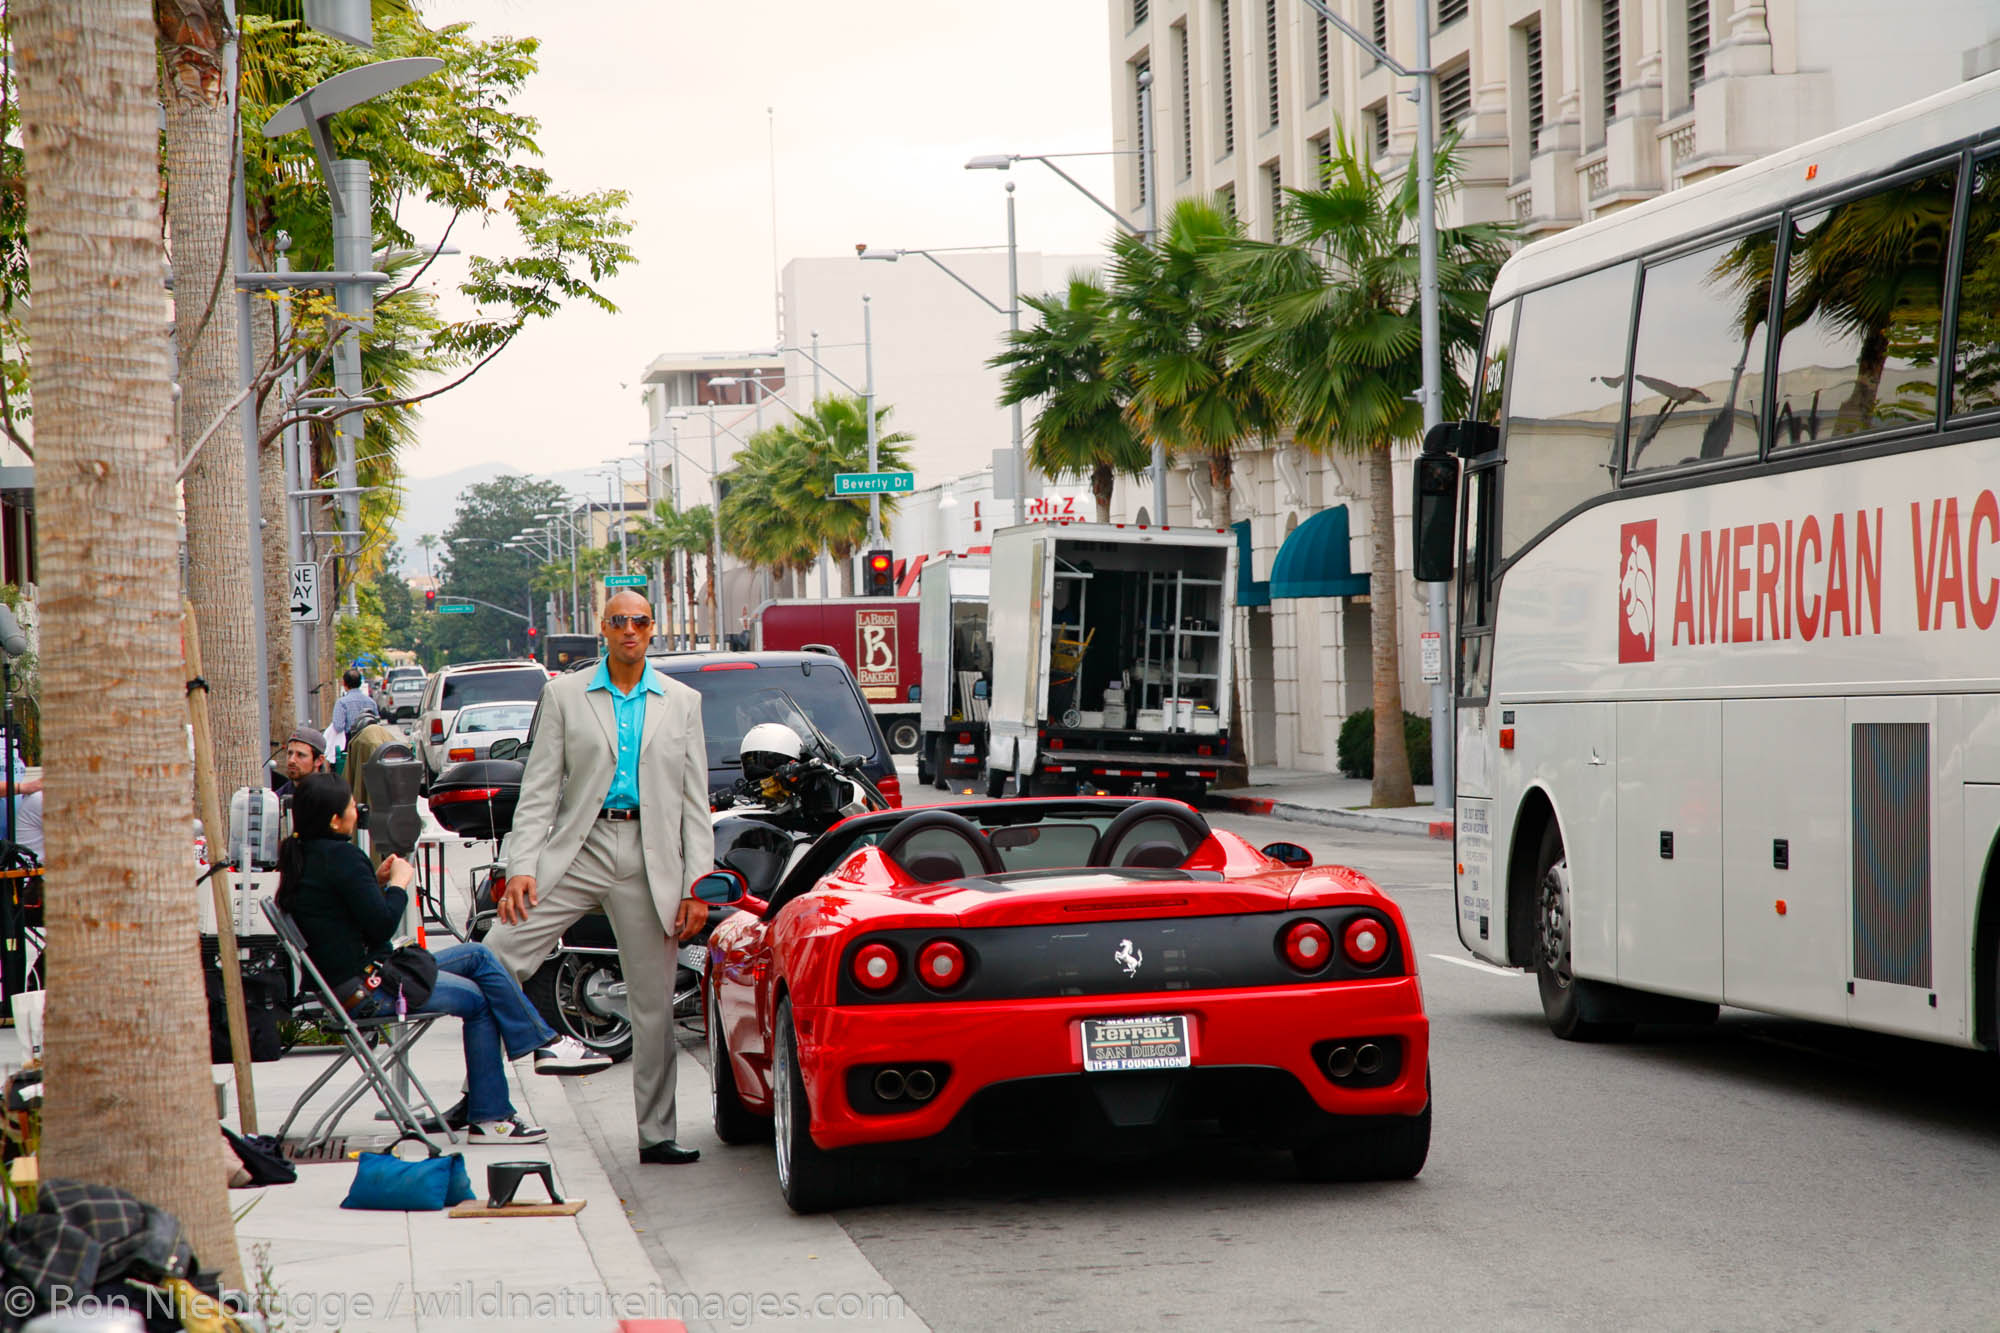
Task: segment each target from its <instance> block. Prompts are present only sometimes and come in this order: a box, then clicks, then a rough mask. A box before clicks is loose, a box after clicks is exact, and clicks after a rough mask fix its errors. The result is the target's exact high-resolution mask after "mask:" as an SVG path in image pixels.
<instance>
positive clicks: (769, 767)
mask: <svg viewBox="0 0 2000 1333" xmlns="http://www.w3.org/2000/svg"><path fill="white" fill-rule="evenodd" d="M739 753H740V754H741V756H742V759H743V776H744V777H746V778H748V779H750V780H751V781H752V782H762V781H764V780H765V779H767V778H769V777H770V776H771V775H772V774H774V773H776V772H777V771H778V770H779V769H781V768H783V767H784V766H785V765H786V764H789V763H792V762H794V761H795V760H797V759H798V758H799V756H800V755H802V754H804V753H805V745H804V744H803V743H802V742H801V741H800V740H799V735H798V733H797V732H795V731H793V730H792V729H791V728H790V727H788V726H786V725H785V724H784V723H782V722H759V723H758V724H757V725H756V726H754V727H752V728H750V730H749V731H747V732H745V733H744V734H743V744H742V746H741V747H739Z"/></svg>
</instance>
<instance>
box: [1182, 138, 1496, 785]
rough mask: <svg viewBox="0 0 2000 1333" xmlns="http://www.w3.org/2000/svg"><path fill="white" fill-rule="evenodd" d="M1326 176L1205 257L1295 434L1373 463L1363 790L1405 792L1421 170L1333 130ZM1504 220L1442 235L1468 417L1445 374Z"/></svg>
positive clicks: (1256, 367) (1254, 365)
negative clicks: (1403, 581)
mask: <svg viewBox="0 0 2000 1333" xmlns="http://www.w3.org/2000/svg"><path fill="white" fill-rule="evenodd" d="M1336 138H1337V146H1336V151H1335V152H1334V154H1333V158H1332V161H1331V162H1330V163H1329V165H1328V168H1327V175H1326V184H1325V186H1324V187H1323V188H1321V189H1318V190H1288V191H1286V193H1287V194H1288V195H1290V196H1291V200H1290V203H1289V204H1288V205H1287V207H1286V209H1285V213H1284V217H1283V219H1282V230H1281V233H1280V239H1279V240H1277V241H1275V242H1270V243H1256V242H1250V241H1242V242H1238V243H1237V244H1236V245H1235V246H1234V247H1233V248H1232V251H1231V253H1230V254H1228V255H1227V256H1226V257H1223V258H1220V259H1218V260H1217V261H1215V263H1214V264H1213V266H1212V267H1213V269H1214V271H1215V272H1216V273H1217V274H1218V275H1220V276H1222V277H1223V278H1225V279H1227V280H1229V281H1232V282H1234V283H1237V284H1238V285H1239V286H1240V287H1241V289H1242V291H1243V292H1244V295H1245V299H1246V300H1247V301H1248V303H1249V306H1250V308H1251V309H1252V310H1253V311H1254V314H1255V318H1254V319H1252V320H1251V321H1249V322H1248V324H1247V326H1246V328H1245V329H1244V330H1243V331H1242V332H1240V333H1239V334H1238V335H1237V336H1236V337H1235V339H1234V340H1233V342H1232V349H1233V350H1234V352H1235V353H1236V354H1237V355H1238V356H1240V357H1241V358H1243V361H1244V363H1245V364H1246V365H1247V366H1248V367H1249V373H1250V374H1251V375H1252V376H1253V377H1254V378H1255V379H1256V381H1257V383H1258V384H1259V386H1260V387H1261V388H1262V389H1263V390H1264V391H1265V392H1267V393H1269V394H1270V395H1271V396H1272V397H1273V398H1274V399H1275V400H1276V401H1277V402H1278V403H1279V404H1280V406H1281V407H1282V410H1283V412H1284V414H1285V418H1286V420H1287V422H1288V423H1289V424H1290V426H1291V429H1292V434H1293V437H1294V438H1295V439H1296V440H1297V441H1298V442H1299V443H1300V444H1301V445H1303V446H1305V447H1306V448H1309V449H1315V450H1328V449H1339V450H1341V451H1343V452H1346V453H1353V454H1360V455H1361V456H1363V457H1364V458H1365V459H1366V460H1367V462H1368V486H1369V505H1370V520H1369V523H1370V528H1371V530H1372V531H1371V534H1370V539H1371V543H1372V545H1371V549H1370V555H1369V559H1370V563H1369V568H1370V569H1371V570H1372V571H1373V573H1372V575H1371V577H1372V580H1373V583H1372V586H1373V588H1374V590H1375V591H1374V595H1373V596H1372V597H1371V598H1370V599H1369V638H1370V646H1371V649H1372V656H1373V659H1374V660H1373V666H1374V677H1375V680H1374V695H1375V719H1376V722H1375V778H1374V791H1373V795H1372V803H1373V804H1375V805H1378V806H1396V805H1410V804H1412V803H1413V802H1414V800H1415V794H1414V793H1413V791H1412V790H1411V784H1410V759H1409V751H1408V748H1407V746H1406V745H1405V744H1404V740H1403V728H1402V727H1401V726H1399V725H1397V724H1396V723H1397V720H1399V719H1401V717H1402V715H1403V689H1402V678H1401V672H1400V670H1399V661H1400V657H1399V652H1400V647H1401V644H1400V640H1399V638H1398V629H1397V609H1398V595H1397V587H1396V579H1395V569H1396V527H1395V491H1394V483H1393V477H1392V475H1391V467H1390V451H1391V449H1392V448H1393V447H1394V445H1395V444H1396V443H1397V442H1398V441H1410V440H1415V439H1417V438H1418V437H1419V436H1420V435H1421V434H1422V431H1423V409H1422V406H1421V405H1420V403H1419V402H1418V394H1419V391H1420V390H1421V388H1422V386H1423V380H1424V367H1423V342H1422V328H1421V312H1420V309H1419V301H1418V298H1419V292H1418V284H1417V273H1418V256H1417V242H1416V234H1417V220H1418V216H1419V214H1418V208H1417V202H1418V195H1417V179H1416V178H1417V173H1416V172H1414V171H1409V172H1405V173H1404V175H1403V179H1402V181H1401V183H1400V184H1399V185H1397V186H1396V187H1395V188H1393V189H1392V188H1390V186H1389V185H1388V184H1387V183H1386V182H1384V181H1383V179H1382V177H1381V175H1380V174H1379V173H1378V172H1376V170H1375V168H1374V167H1373V166H1372V165H1371V164H1370V163H1369V161H1368V158H1367V155H1366V154H1365V153H1360V152H1357V151H1356V150H1355V146H1354V144H1353V143H1352V142H1351V141H1350V140H1349V139H1348V138H1347V136H1346V134H1345V133H1344V132H1341V133H1338V134H1337V136H1336ZM1455 149H1456V140H1455V139H1448V140H1447V141H1446V143H1445V144H1444V145H1443V146H1442V147H1441V148H1440V149H1439V150H1438V153H1437V179H1438V182H1439V185H1440V187H1441V188H1442V189H1444V190H1446V191H1449V189H1450V188H1451V186H1452V183H1453V181H1454V180H1455V171H1454V168H1455V166H1456V153H1455ZM1510 235H1511V232H1510V231H1509V229H1508V228H1506V227H1503V226H1498V225H1493V224H1484V223H1481V224H1473V225H1468V226H1463V227H1454V228H1448V229H1446V230H1444V231H1441V232H1440V233H1439V235H1438V260H1437V279H1438V313H1439V330H1440V334H1441V351H1442V360H1443V364H1444V366H1445V368H1446V375H1445V384H1444V391H1445V392H1444V412H1445V416H1446V417H1447V418H1450V417H1454V416H1459V415H1463V413H1464V411H1465V404H1466V386H1465V383H1464V381H1463V380H1461V379H1460V378H1459V377H1458V376H1456V375H1453V374H1451V373H1450V368H1451V367H1452V366H1454V365H1460V364H1464V363H1465V362H1466V361H1468V360H1469V359H1470V356H1471V355H1472V354H1473V352H1474V351H1475V350H1476V349H1477V347H1478V345H1479V326H1480V321H1481V319H1482V318H1483V316H1484V314H1485V309H1486V294H1487V292H1488V291H1489V290H1490V289H1491V288H1492V285H1493V277H1494V275H1495V274H1496V273H1497V272H1498V271H1499V268H1500V263H1501V261H1502V260H1503V259H1505V258H1506V255H1507V249H1508V240H1509V238H1510Z"/></svg>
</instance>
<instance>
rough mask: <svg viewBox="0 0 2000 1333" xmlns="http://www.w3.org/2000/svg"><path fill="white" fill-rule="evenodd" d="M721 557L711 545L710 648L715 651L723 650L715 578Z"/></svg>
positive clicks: (709, 584) (709, 567)
mask: <svg viewBox="0 0 2000 1333" xmlns="http://www.w3.org/2000/svg"><path fill="white" fill-rule="evenodd" d="M720 557H721V553H720V552H719V551H717V550H716V549H715V547H714V546H712V545H711V546H710V547H709V548H708V646H709V647H710V648H711V649H713V650H715V651H720V650H721V648H722V622H721V621H719V620H717V619H716V618H715V578H716V567H717V564H718V562H719V560H720Z"/></svg>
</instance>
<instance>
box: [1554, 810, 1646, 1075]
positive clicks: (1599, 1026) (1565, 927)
mask: <svg viewBox="0 0 2000 1333" xmlns="http://www.w3.org/2000/svg"><path fill="white" fill-rule="evenodd" d="M1535 867H1536V873H1535V982H1536V985H1537V987H1538V988H1539V989H1540V991H1541V993H1542V1014H1543V1016H1544V1017H1545V1018H1547V1019H1548V1023H1549V1030H1550V1031H1551V1032H1553V1033H1555V1034H1556V1035H1557V1036H1558V1037H1561V1038H1562V1039H1563V1040H1564V1041H1601V1040H1605V1039H1608V1038H1615V1037H1622V1036H1624V1035H1626V1034H1627V1033H1629V1032H1630V1031H1631V1030H1632V1025H1631V1024H1630V1023H1624V1022H1604V1021H1601V1020H1599V1019H1596V1018H1592V1017H1587V1016H1586V1014H1587V1013H1588V1011H1590V1010H1593V1009H1600V1008H1602V1007H1603V1001H1602V1000H1601V999H1600V998H1599V997H1598V995H1597V994H1596V992H1597V989H1598V988H1597V987H1596V986H1595V985H1594V983H1592V982H1589V981H1581V980H1579V979H1578V978H1577V976H1576V973H1575V971H1574V968H1573V966H1572V963H1571V949H1570V943H1571V934H1572V931H1573V929H1574V924H1575V917H1574V916H1573V915H1572V910H1573V908H1572V902H1573V900H1572V898H1571V895H1570V876H1569V856H1568V854H1567V853H1566V852H1565V851H1564V850H1563V840H1562V830H1561V829H1559V828H1557V827H1556V824H1555V821H1554V820H1553V819H1552V820H1550V821H1549V825H1548V827H1547V828H1546V829H1544V830H1542V846H1541V851H1540V853H1539V854H1538V855H1537V856H1536V858H1535ZM1593 1001H1596V1003H1593Z"/></svg>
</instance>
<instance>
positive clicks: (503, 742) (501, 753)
mask: <svg viewBox="0 0 2000 1333" xmlns="http://www.w3.org/2000/svg"><path fill="white" fill-rule="evenodd" d="M520 753H521V741H520V738H519V737H517V736H502V737H501V738H500V739H499V740H497V741H495V742H493V744H492V746H491V747H490V748H488V750H487V751H486V757H487V758H488V759H513V758H516V757H518V756H519V755H520Z"/></svg>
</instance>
